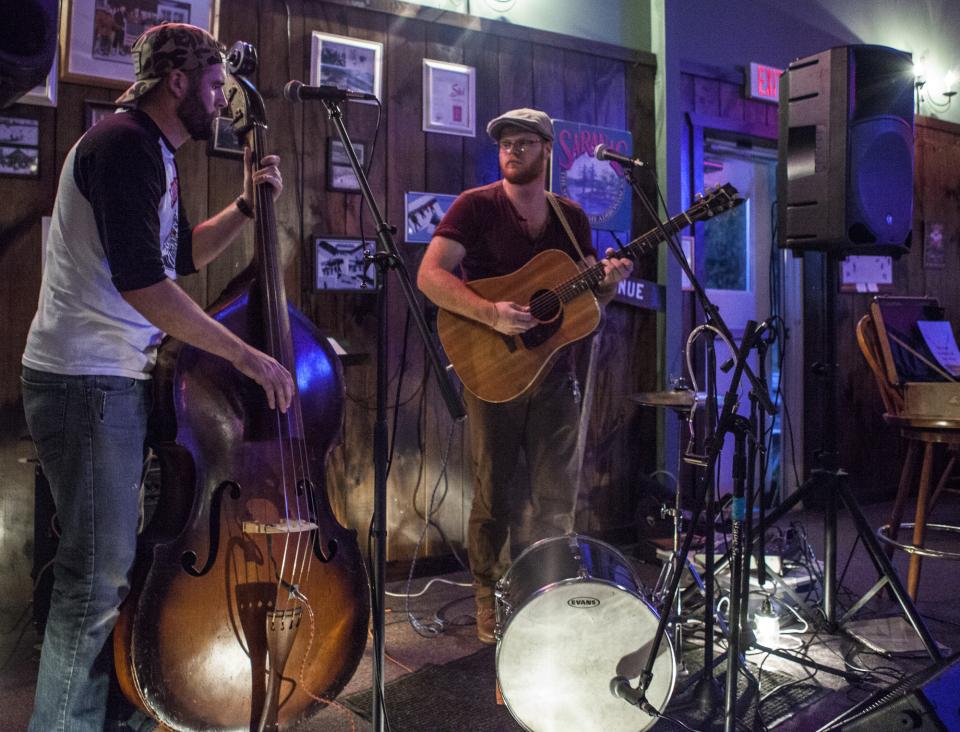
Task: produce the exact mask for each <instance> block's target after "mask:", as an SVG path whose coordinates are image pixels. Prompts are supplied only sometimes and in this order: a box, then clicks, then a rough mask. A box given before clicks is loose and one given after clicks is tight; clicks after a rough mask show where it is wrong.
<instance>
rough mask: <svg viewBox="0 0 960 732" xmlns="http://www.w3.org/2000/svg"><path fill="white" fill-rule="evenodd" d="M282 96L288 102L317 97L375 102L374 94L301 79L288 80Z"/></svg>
mask: <svg viewBox="0 0 960 732" xmlns="http://www.w3.org/2000/svg"><path fill="white" fill-rule="evenodd" d="M283 96H284V97H286V99H287V101H290V102H305V101H307V100H308V99H319V100H321V101H329V102H345V101H346V102H377V101H380V100H379V99H377V97H376V95H375V94H367V93H366V92H355V91H350V90H349V89H341V88H340V87H338V86H329V85H327V84H324V85H322V86H307V85H306V84H304V83H303V82H302V81H297V80H296V79H294V80H293V81H288V82H287V85H286V86H285V87H283Z"/></svg>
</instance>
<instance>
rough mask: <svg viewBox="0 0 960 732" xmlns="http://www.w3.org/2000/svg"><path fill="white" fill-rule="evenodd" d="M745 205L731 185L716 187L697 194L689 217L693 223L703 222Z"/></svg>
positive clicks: (688, 213)
mask: <svg viewBox="0 0 960 732" xmlns="http://www.w3.org/2000/svg"><path fill="white" fill-rule="evenodd" d="M741 203H743V198H741V196H740V194H739V193H738V192H737V189H736V188H734V187H733V186H732V185H731V184H730V183H724V184H723V185H722V186H714V187H713V188H709V189H707V192H706V193H702V194H697V198H696V200H695V201H694V203H693V205H692V206H691V207H690V208H689V209H688V210H687V216H689V217H690V219H691V220H693V221H703V220H705V219H709V218H712V217H714V216H716V215H717V214H719V213H723V212H724V211H728V210H729V209H731V208H736V207H737V206H739V205H740V204H741Z"/></svg>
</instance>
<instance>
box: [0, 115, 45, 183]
mask: <svg viewBox="0 0 960 732" xmlns="http://www.w3.org/2000/svg"><path fill="white" fill-rule="evenodd" d="M0 175H10V176H15V177H18V178H37V177H39V175H40V122H39V120H35V119H30V118H28V117H6V116H3V117H0Z"/></svg>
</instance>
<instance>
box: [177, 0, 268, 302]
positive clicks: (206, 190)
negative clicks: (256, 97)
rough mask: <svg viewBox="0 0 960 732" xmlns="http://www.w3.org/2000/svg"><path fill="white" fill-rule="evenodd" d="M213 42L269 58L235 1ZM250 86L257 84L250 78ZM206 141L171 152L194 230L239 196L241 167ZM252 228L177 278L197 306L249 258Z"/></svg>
mask: <svg viewBox="0 0 960 732" xmlns="http://www.w3.org/2000/svg"><path fill="white" fill-rule="evenodd" d="M218 33H219V36H218V40H219V41H220V42H221V43H223V44H224V46H226V47H227V48H228V49H229V47H230V46H232V45H233V44H234V43H235V42H236V41H238V40H244V41H249V42H250V43H252V44H254V45H255V46H256V47H257V52H258V54H259V57H260V59H261V63H262V62H263V59H265V58H270V56H271V54H272V53H273V51H272V49H266V48H263V47H262V45H261V43H260V40H259V37H258V34H257V24H256V20H255V19H254V14H253V13H251V12H249V8H247V9H244V8H241V7H240V6H239V5H238V4H236V3H225V4H224V6H223V7H222V8H221V13H220V25H219V28H218ZM254 83H255V84H256V83H257V80H256V77H255V78H254ZM206 149H207V148H206V143H200V142H194V141H190V142H186V143H184V144H183V145H182V146H181V147H180V149H179V150H178V151H177V168H178V171H179V174H180V178H181V181H182V186H181V190H182V191H183V193H184V203H185V205H186V208H187V215H188V216H189V217H190V223H191V224H193V225H194V226H196V225H197V224H199V223H201V222H202V221H204V220H205V219H206V218H207V217H209V216H210V215H211V214H213V213H216V212H217V211H220V210H221V209H223V208H224V207H225V206H226V205H227V204H228V203H230V201H232V200H233V199H235V198H236V197H237V196H239V195H240V194H241V193H242V192H243V165H242V163H240V162H238V161H235V160H226V159H221V158H210V157H208V156H207V154H206ZM253 232H254V227H253V226H249V225H247V226H244V227H243V230H242V231H241V232H240V234H239V235H238V236H237V238H236V240H234V242H233V243H232V244H231V245H230V246H229V248H227V249H226V251H224V252H223V253H221V255H220V256H219V257H217V258H216V259H215V260H214V261H213V262H211V263H210V264H208V265H207V266H206V267H204V268H203V270H202V271H201V272H198V273H197V274H195V275H190V276H189V277H184V278H181V280H180V284H181V286H182V287H183V288H184V289H185V290H186V291H187V292H188V293H189V294H190V295H191V297H193V298H194V299H195V300H197V301H198V302H199V303H200V304H201V305H202V306H206V305H209V304H210V303H212V302H213V301H214V300H216V299H217V297H219V296H220V294H221V293H222V292H223V290H224V288H225V287H226V286H227V284H228V283H229V282H230V281H231V280H232V279H233V278H234V277H236V276H237V274H239V273H240V272H241V271H242V270H243V269H244V268H245V267H246V266H247V265H248V264H249V263H250V261H251V260H252V259H253V253H254V246H253Z"/></svg>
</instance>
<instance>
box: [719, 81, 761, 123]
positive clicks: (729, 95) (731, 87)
mask: <svg viewBox="0 0 960 732" xmlns="http://www.w3.org/2000/svg"><path fill="white" fill-rule="evenodd" d="M719 92H720V116H721V117H724V118H725V119H731V120H742V119H743V114H744V111H743V107H744V104H745V102H744V99H743V87H742V86H739V85H737V84H730V83H728V82H720V87H719ZM768 106H769V105H768V104H764V106H763V107H762V108H761V109H762V110H764V112H765V108H766V107H768Z"/></svg>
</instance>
